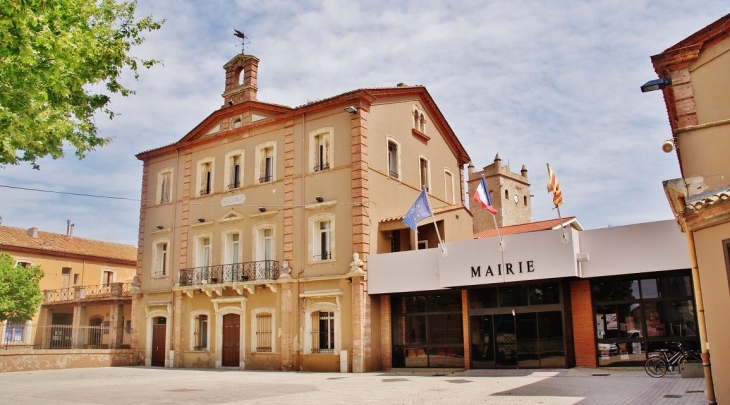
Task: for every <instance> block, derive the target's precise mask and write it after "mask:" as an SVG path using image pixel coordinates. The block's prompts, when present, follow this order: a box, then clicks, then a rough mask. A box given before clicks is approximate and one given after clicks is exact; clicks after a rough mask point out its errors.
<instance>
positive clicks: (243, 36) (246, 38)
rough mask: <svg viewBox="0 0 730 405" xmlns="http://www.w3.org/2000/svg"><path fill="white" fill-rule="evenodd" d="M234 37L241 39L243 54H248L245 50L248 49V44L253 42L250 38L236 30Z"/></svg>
mask: <svg viewBox="0 0 730 405" xmlns="http://www.w3.org/2000/svg"><path fill="white" fill-rule="evenodd" d="M233 36H235V37H238V38H240V39H241V54H244V53H246V52H244V50H245V49H246V44H250V43H251V41H249V40H248V39H249V38H248V37H247V36H246V34H244V33H243V32H241V31H239V30H237V29H234V30H233Z"/></svg>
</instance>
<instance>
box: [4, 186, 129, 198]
mask: <svg viewBox="0 0 730 405" xmlns="http://www.w3.org/2000/svg"><path fill="white" fill-rule="evenodd" d="M0 187H3V188H12V189H16V190H26V191H37V192H39V193H50V194H64V195H75V196H78V197H93V198H106V199H108V200H126V201H137V202H139V201H142V200H140V199H139V198H126V197H111V196H108V195H95V194H83V193H71V192H68V191H54V190H41V189H38V188H29V187H17V186H7V185H4V184H0Z"/></svg>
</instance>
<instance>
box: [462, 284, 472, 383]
mask: <svg viewBox="0 0 730 405" xmlns="http://www.w3.org/2000/svg"><path fill="white" fill-rule="evenodd" d="M461 326H462V328H464V368H466V369H469V368H471V352H470V350H469V349H470V348H471V340H470V339H469V295H468V291H467V290H461Z"/></svg>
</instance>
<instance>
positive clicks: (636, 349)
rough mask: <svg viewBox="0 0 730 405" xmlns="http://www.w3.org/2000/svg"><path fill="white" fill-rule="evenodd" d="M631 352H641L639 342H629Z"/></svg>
mask: <svg viewBox="0 0 730 405" xmlns="http://www.w3.org/2000/svg"><path fill="white" fill-rule="evenodd" d="M631 353H633V354H641V343H640V342H634V343H632V344H631Z"/></svg>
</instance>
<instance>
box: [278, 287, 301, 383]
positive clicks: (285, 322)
mask: <svg viewBox="0 0 730 405" xmlns="http://www.w3.org/2000/svg"><path fill="white" fill-rule="evenodd" d="M279 287H280V288H281V295H280V297H281V339H280V341H279V342H280V344H281V348H280V350H281V370H282V371H291V370H292V369H293V368H294V364H293V360H294V335H295V334H296V330H294V328H295V325H294V319H296V318H295V316H297V315H298V314H295V313H294V311H295V310H294V307H295V305H294V304H295V300H296V299H297V297H296V296H295V295H294V293H293V291H292V289H293V287H294V280H292V281H291V282H286V283H283V284H279Z"/></svg>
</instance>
